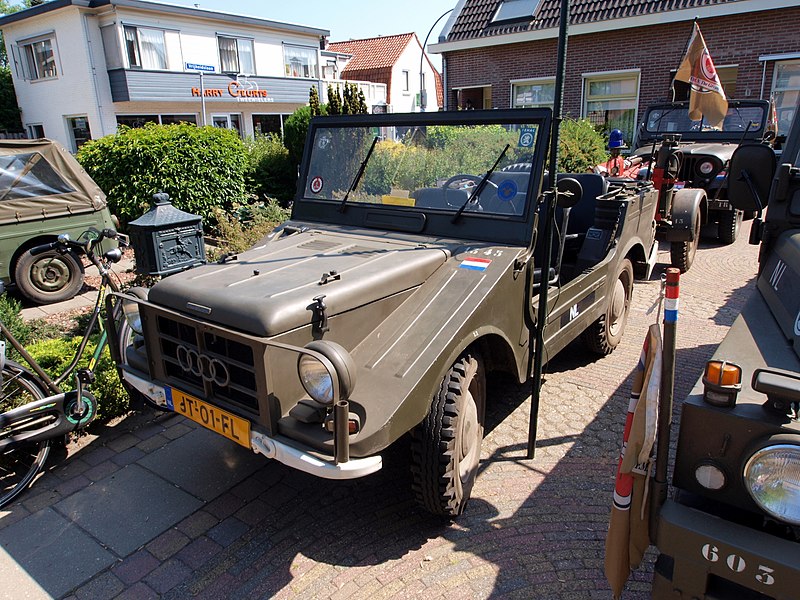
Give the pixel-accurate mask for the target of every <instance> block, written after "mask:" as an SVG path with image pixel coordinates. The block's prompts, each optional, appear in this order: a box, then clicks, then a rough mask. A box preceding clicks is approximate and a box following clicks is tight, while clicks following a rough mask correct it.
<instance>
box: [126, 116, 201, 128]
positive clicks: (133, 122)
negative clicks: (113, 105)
mask: <svg viewBox="0 0 800 600" xmlns="http://www.w3.org/2000/svg"><path fill="white" fill-rule="evenodd" d="M147 123H160V124H161V125H171V124H173V123H193V124H195V125H197V115H117V125H125V126H126V127H144V126H145V125H146V124H147Z"/></svg>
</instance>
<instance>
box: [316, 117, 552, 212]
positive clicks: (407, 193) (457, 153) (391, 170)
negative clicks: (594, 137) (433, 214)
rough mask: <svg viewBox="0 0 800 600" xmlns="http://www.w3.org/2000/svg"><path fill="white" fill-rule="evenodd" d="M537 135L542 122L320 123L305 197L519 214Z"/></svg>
mask: <svg viewBox="0 0 800 600" xmlns="http://www.w3.org/2000/svg"><path fill="white" fill-rule="evenodd" d="M434 114H435V113H434ZM538 135H539V125H538V124H531V123H525V122H519V123H499V124H490V123H482V124H463V125H462V124H458V125H448V124H445V125H427V124H426V125H419V124H417V125H413V126H401V125H394V126H377V127H376V126H341V125H337V126H336V127H333V126H331V127H326V126H324V121H323V123H322V124H320V126H318V127H316V128H315V129H314V130H313V138H312V141H311V147H310V148H309V149H310V151H311V156H310V159H309V162H308V169H307V170H306V172H305V173H306V175H305V180H304V182H303V190H304V191H303V197H304V198H306V199H309V200H323V201H331V202H334V203H338V204H339V205H341V206H343V205H344V204H345V203H346V204H347V205H352V204H371V205H381V206H391V207H393V208H396V207H412V208H417V209H426V210H432V211H442V212H445V213H453V214H455V213H457V212H458V211H459V210H463V213H473V214H474V213H482V214H486V215H511V216H521V215H523V214H524V213H525V210H526V206H527V202H528V189H529V184H530V183H531V164H532V163H534V162H535V161H534V155H535V151H536V148H537V143H536V142H537V136H538ZM490 171H491V173H489V172H490ZM487 173H489V176H488V177H487ZM484 178H485V179H486V181H485V182H484V183H483V185H481V183H482V181H483V179H484ZM351 188H352V189H351ZM462 207H463V209H462Z"/></svg>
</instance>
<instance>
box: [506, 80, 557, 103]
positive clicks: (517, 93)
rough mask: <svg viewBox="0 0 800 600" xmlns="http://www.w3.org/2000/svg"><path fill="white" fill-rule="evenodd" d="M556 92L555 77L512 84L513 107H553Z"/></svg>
mask: <svg viewBox="0 0 800 600" xmlns="http://www.w3.org/2000/svg"><path fill="white" fill-rule="evenodd" d="M555 94H556V83H555V81H554V80H553V79H533V80H528V81H517V82H512V84H511V108H541V107H552V106H553V101H554V99H555Z"/></svg>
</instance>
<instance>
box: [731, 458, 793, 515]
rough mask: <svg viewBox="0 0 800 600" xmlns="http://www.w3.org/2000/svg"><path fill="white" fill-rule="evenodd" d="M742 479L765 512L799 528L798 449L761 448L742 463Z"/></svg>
mask: <svg viewBox="0 0 800 600" xmlns="http://www.w3.org/2000/svg"><path fill="white" fill-rule="evenodd" d="M743 479H744V483H745V487H746V488H747V491H748V492H750V495H751V496H752V497H753V500H755V502H756V504H758V506H759V507H760V508H761V509H762V510H763V511H764V512H766V513H767V514H769V515H771V516H773V517H775V518H776V519H780V520H781V521H785V522H786V523H791V524H792V525H800V446H798V445H794V444H775V445H771V446H766V447H764V448H761V449H760V450H758V451H757V452H755V453H754V454H753V455H752V456H751V457H750V459H749V460H748V461H747V464H745V467H744V473H743Z"/></svg>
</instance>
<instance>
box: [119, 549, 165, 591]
mask: <svg viewBox="0 0 800 600" xmlns="http://www.w3.org/2000/svg"><path fill="white" fill-rule="evenodd" d="M159 564H160V561H159V560H158V559H157V558H156V557H155V556H153V555H152V554H150V553H149V552H148V551H147V550H139V551H138V552H134V553H133V554H131V555H130V556H128V557H127V558H125V559H123V561H122V562H121V563H119V564H118V565H116V566H115V567H114V568H113V569H112V570H111V572H112V573H114V575H116V576H117V577H118V578H119V580H120V581H122V582H123V583H124V584H125V585H132V584H134V583H136V582H137V581H139V580H141V579H142V578H143V577H144V576H145V575H147V574H148V573H150V571H152V570H153V569H155V568H156V567H157V566H158V565H159Z"/></svg>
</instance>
